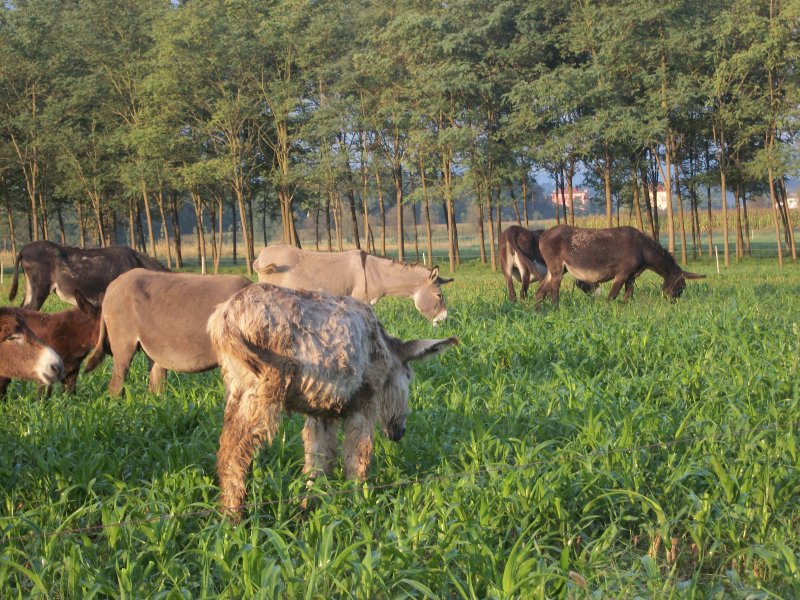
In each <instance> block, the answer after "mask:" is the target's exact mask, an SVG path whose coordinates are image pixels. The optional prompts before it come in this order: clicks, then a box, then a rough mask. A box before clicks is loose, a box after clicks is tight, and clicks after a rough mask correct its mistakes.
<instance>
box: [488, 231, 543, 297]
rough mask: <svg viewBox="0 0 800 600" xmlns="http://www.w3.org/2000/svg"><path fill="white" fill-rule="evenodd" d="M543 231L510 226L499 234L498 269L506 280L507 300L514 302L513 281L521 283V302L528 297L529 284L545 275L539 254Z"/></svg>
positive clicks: (540, 254) (515, 295)
mask: <svg viewBox="0 0 800 600" xmlns="http://www.w3.org/2000/svg"><path fill="white" fill-rule="evenodd" d="M543 233H544V229H536V230H533V231H531V230H529V229H525V228H524V227H520V226H519V225H512V226H511V227H509V228H508V229H506V230H504V231H503V233H501V234H500V244H499V245H500V269H501V270H502V271H503V275H504V276H505V278H506V287H508V299H509V300H511V301H512V302H514V301H515V300H516V299H517V294H516V292H515V291H514V279H516V280H517V281H519V282H521V283H522V289H521V290H520V292H519V295H520V298H522V299H523V300H524V299H525V298H526V297H527V296H528V286H530V284H531V282H532V281H533V280H534V279H536V281H541V280H542V279H544V276H545V275H547V265H546V264H545V262H544V258H543V257H542V253H541V252H539V236H540V235H542V234H543Z"/></svg>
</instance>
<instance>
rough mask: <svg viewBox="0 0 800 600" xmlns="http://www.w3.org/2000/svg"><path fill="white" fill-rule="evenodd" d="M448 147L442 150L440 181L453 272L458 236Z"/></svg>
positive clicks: (456, 257)
mask: <svg viewBox="0 0 800 600" xmlns="http://www.w3.org/2000/svg"><path fill="white" fill-rule="evenodd" d="M450 152H451V151H450V149H449V148H447V149H445V151H444V152H442V182H443V184H444V199H445V202H446V204H447V221H448V223H450V227H449V228H448V230H447V234H448V242H449V243H448V246H449V248H448V255H449V257H450V272H451V273H453V272H454V271H455V270H456V264H457V261H458V256H457V254H458V238H457V237H456V236H457V233H456V219H455V209H454V206H453V184H452V175H453V174H452V172H451V167H452V164H451V160H450Z"/></svg>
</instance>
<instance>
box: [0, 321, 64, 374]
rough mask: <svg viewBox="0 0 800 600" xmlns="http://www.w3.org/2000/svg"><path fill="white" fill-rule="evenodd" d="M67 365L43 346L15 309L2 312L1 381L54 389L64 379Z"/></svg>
mask: <svg viewBox="0 0 800 600" xmlns="http://www.w3.org/2000/svg"><path fill="white" fill-rule="evenodd" d="M63 372H64V364H63V363H62V362H61V358H60V357H59V356H58V354H56V353H55V351H54V350H53V349H52V348H50V346H46V345H45V344H43V343H42V341H41V340H40V339H39V338H38V337H36V335H35V334H34V333H33V332H32V331H31V329H30V327H28V326H27V325H26V324H25V321H24V320H23V318H22V317H21V316H20V315H18V314H17V313H16V312H15V310H14V309H11V308H0V377H5V378H9V379H28V380H32V381H39V382H40V383H42V384H44V385H51V384H53V383H55V382H56V381H58V380H59V379H61V375H62V373H63Z"/></svg>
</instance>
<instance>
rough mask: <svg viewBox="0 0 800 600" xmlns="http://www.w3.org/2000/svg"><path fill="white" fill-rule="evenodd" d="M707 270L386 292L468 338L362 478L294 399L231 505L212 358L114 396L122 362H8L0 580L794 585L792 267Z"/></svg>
mask: <svg viewBox="0 0 800 600" xmlns="http://www.w3.org/2000/svg"><path fill="white" fill-rule="evenodd" d="M689 268H690V269H691V270H693V271H698V272H701V273H705V274H707V275H708V278H707V279H705V280H701V281H692V282H689V284H688V286H687V289H686V292H685V293H684V295H683V297H682V298H681V299H680V300H679V301H678V302H677V303H670V302H668V301H667V300H666V299H664V298H662V297H661V294H660V283H661V280H660V278H658V277H656V276H654V275H652V274H651V273H646V274H645V275H644V276H642V277H641V278H640V279H639V281H638V282H637V284H636V290H635V292H634V295H633V298H632V299H631V301H630V302H628V303H627V304H625V303H622V302H620V301H616V302H613V303H608V302H606V301H605V299H604V297H602V296H600V297H597V296H585V295H584V294H582V293H581V292H579V291H578V290H576V289H574V287H573V284H572V279H571V278H570V277H565V279H564V285H563V287H562V294H561V303H560V304H559V305H558V306H557V307H553V306H551V305H545V306H544V307H543V309H542V310H540V311H535V310H534V309H533V303H532V300H529V301H528V302H526V303H518V304H511V303H509V302H508V301H507V299H506V291H505V286H504V283H503V279H502V276H501V275H499V274H497V273H492V272H491V271H490V270H489V269H488V268H485V267H481V266H480V265H478V264H467V265H464V266H463V267H462V268H461V269H460V270H459V271H458V272H457V274H456V280H455V282H453V283H452V284H450V285H449V286H447V288H446V290H445V295H446V301H447V304H448V308H449V310H450V318H449V319H448V321H447V322H446V323H445V324H443V325H441V326H439V327H437V328H436V329H434V328H432V327H431V325H430V324H429V323H428V322H427V321H426V320H425V319H424V318H423V317H421V316H420V315H419V314H418V313H417V312H416V311H415V310H414V308H413V305H412V303H411V302H409V301H407V300H395V299H385V300H382V301H381V302H380V303H379V304H378V305H377V306H376V312H377V313H378V316H379V317H380V319H381V321H382V322H383V324H384V326H385V327H386V329H387V330H388V331H389V332H390V333H392V334H393V335H396V336H398V337H401V338H406V339H407V338H412V337H446V336H450V335H457V336H458V337H459V338H460V339H461V345H460V346H458V347H457V348H454V349H452V350H450V351H449V352H446V353H445V354H443V355H441V356H440V357H437V358H433V359H432V360H430V361H428V362H424V363H419V364H417V365H416V366H415V372H416V379H415V382H414V384H413V387H412V394H411V399H410V403H411V406H412V412H411V414H410V416H409V419H408V422H407V432H406V435H405V437H404V438H403V439H402V440H401V441H400V442H399V443H393V442H391V441H389V440H387V439H386V438H384V437H383V436H382V435H381V434H379V433H377V432H376V446H375V457H374V460H373V464H372V467H371V470H370V479H369V481H368V482H366V483H363V484H357V483H354V482H350V481H346V480H344V479H343V477H342V475H341V470H340V469H337V470H336V471H335V472H334V474H333V475H332V476H331V477H330V478H328V479H323V480H319V481H317V482H316V483H315V484H314V486H313V487H312V488H310V489H307V487H306V480H305V478H304V477H303V475H302V473H301V469H302V464H303V448H302V441H301V439H300V430H301V427H302V419H301V417H300V416H299V415H294V416H288V415H286V416H285V418H284V421H283V424H282V426H281V429H280V432H279V435H278V437H277V439H276V440H275V442H274V444H273V445H272V447H265V448H264V449H263V450H262V451H261V453H260V454H259V455H258V457H257V459H256V460H255V461H254V465H253V468H252V469H251V472H250V474H249V476H248V482H247V493H248V497H247V502H248V503H249V506H248V508H247V510H246V513H245V519H244V520H243V522H242V523H241V524H240V525H238V526H237V525H233V524H231V523H230V522H228V521H226V520H225V519H224V518H223V517H222V516H221V515H220V514H219V513H218V512H217V507H218V498H219V488H218V486H217V482H216V474H215V453H216V451H217V445H218V440H219V434H220V430H221V424H222V409H223V401H222V391H223V390H222V382H221V379H220V376H219V373H218V372H216V371H214V372H210V373H205V374H199V375H187V374H181V375H175V374H170V377H169V385H168V390H167V392H166V393H165V394H163V395H162V396H155V395H152V394H149V393H148V392H147V377H146V375H147V374H146V362H145V360H144V359H143V357H139V358H137V361H136V362H135V365H134V368H133V369H132V371H131V374H130V376H129V383H128V386H127V388H126V392H125V394H124V395H123V396H122V397H121V398H119V399H111V398H109V396H108V394H107V392H106V386H107V384H108V379H109V376H110V370H111V359H107V360H106V362H105V363H104V365H103V366H102V368H100V369H98V370H97V371H96V372H94V373H92V374H91V375H88V376H85V377H83V376H82V378H80V379H79V380H78V391H77V393H76V394H75V395H73V396H68V395H64V394H63V393H62V392H61V391H60V390H57V391H55V393H53V394H52V395H51V396H50V397H49V398H41V397H39V396H38V394H37V390H36V389H35V386H34V385H32V384H28V383H14V384H12V386H11V388H10V390H9V396H8V398H7V399H6V400H5V401H3V402H2V403H0V597H3V598H16V597H29V596H32V597H47V598H92V597H108V596H112V597H123V598H203V597H225V598H309V599H312V598H326V599H327V598H437V599H438V598H553V597H561V598H598V599H599V598H632V597H636V596H639V597H651V598H670V597H674V598H787V599H788V598H797V597H800V541H799V540H800V455H798V452H799V451H800V439H798V438H799V436H798V431H799V430H800V376H799V371H798V362H799V361H800V312H798V307H800V268H798V267H797V265H793V264H790V263H789V264H787V265H786V266H784V268H783V269H782V270H781V269H778V267H777V266H775V265H774V261H769V262H767V261H761V260H747V261H744V262H743V263H742V264H739V265H734V266H733V267H731V268H730V269H729V270H727V271H724V272H723V274H722V275H717V274H716V271H715V267H714V266H713V264H712V263H711V262H710V261H709V262H701V263H692V264H691V265H690V267H689ZM607 286H608V284H606V285H605V286H603V288H602V290H603V292H606V293H607V290H608V287H607ZM7 287H8V281H6V287H5V289H3V290H0V291H1V292H2V293H3V298H4V300H3V302H6V300H5V296H6V293H7V292H6V291H7ZM60 306H61V305H60V304H59V303H58V301H57V300H55V299H53V298H51V299H50V300H49V301H48V304H47V305H46V307H45V308H46V309H47V310H56V309H58V308H59V307H60ZM307 494H312V495H313V496H314V497H313V498H312V499H311V502H310V508H308V509H307V510H302V509H301V508H300V504H301V501H302V499H303V497H304V496H305V495H307Z"/></svg>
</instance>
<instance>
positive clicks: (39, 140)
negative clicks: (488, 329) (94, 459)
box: [0, 0, 800, 270]
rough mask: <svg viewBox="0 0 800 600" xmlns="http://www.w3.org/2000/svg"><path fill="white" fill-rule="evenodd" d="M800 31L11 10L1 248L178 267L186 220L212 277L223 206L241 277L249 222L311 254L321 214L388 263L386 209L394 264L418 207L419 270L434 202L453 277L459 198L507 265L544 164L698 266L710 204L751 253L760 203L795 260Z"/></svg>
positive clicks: (100, 8)
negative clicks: (36, 242) (146, 254)
mask: <svg viewBox="0 0 800 600" xmlns="http://www.w3.org/2000/svg"><path fill="white" fill-rule="evenodd" d="M798 33H800V1H799V0H708V1H706V2H694V1H692V0H608V1H592V0H569V1H567V2H556V3H553V2H550V1H548V0H496V1H493V2H484V1H478V0H453V1H448V2H429V1H427V0H400V1H399V2H398V1H387V0H354V1H350V0H347V1H345V0H331V1H326V2H315V1H311V0H186V1H177V0H171V1H170V0H9V1H7V2H4V3H2V5H0V194H1V195H0V198H1V200H0V201H2V203H3V208H4V209H5V212H6V215H7V227H8V228H9V232H10V235H11V237H12V240H15V239H16V236H17V233H15V216H17V217H18V216H19V215H20V214H22V213H24V214H26V215H27V223H28V229H29V231H28V232H27V233H28V236H29V237H30V238H31V239H39V238H54V237H57V235H59V233H60V235H61V237H62V240H63V239H64V237H65V235H66V234H65V229H66V228H65V221H67V222H74V223H76V226H77V230H78V237H79V239H80V243H81V244H85V243H86V241H87V239H88V238H91V239H96V240H97V241H98V242H99V243H100V244H107V243H109V242H110V241H113V239H114V236H115V235H116V232H117V231H118V230H120V229H122V230H127V232H128V240H126V241H129V242H130V243H131V244H132V245H136V244H147V245H148V246H149V250H150V251H151V252H152V253H153V254H155V243H156V240H157V239H158V238H159V237H161V238H163V239H165V240H167V242H168V243H167V248H168V252H169V255H168V257H167V258H168V260H169V261H170V262H171V261H173V260H175V261H176V262H178V264H180V261H181V254H180V253H181V240H180V235H181V228H180V223H179V221H180V219H179V214H180V209H181V207H182V206H183V205H184V204H185V203H190V204H191V205H192V206H193V208H194V214H195V215H196V230H197V233H198V243H199V244H200V246H199V247H200V252H201V253H202V254H203V255H204V254H205V248H206V246H207V245H208V246H210V248H211V253H212V260H213V262H214V264H215V265H217V264H218V261H219V257H220V254H221V240H222V229H223V228H222V223H223V221H222V217H223V214H225V213H227V214H230V211H233V214H235V215H236V219H237V220H238V224H239V225H238V229H239V232H240V235H241V240H242V244H243V248H244V249H245V250H244V252H245V253H246V255H247V263H248V268H249V265H250V263H251V262H252V259H253V253H254V250H253V248H254V239H253V238H254V232H255V227H254V221H256V219H259V218H261V219H262V220H263V222H264V223H266V221H267V220H268V219H269V220H276V221H279V222H280V224H281V227H282V233H283V238H284V240H285V241H287V242H289V243H295V244H299V236H298V233H297V217H298V215H309V218H311V219H313V221H314V223H315V232H316V243H317V246H319V245H320V243H322V245H323V246H324V244H325V242H324V234H320V229H321V228H322V231H323V232H324V231H326V230H327V234H328V235H327V237H328V245H329V247H333V246H334V241H333V240H334V238H335V240H336V241H335V244H336V245H337V246H338V247H339V248H340V249H341V247H342V244H343V242H342V235H343V231H344V230H345V228H347V229H348V230H349V231H351V232H352V236H353V242H354V244H355V246H356V247H359V248H360V247H362V246H363V247H365V248H368V249H370V250H372V251H379V252H383V253H386V251H387V249H386V243H387V242H386V239H387V234H386V229H387V224H386V214H387V211H389V210H394V211H395V214H396V218H394V219H392V220H393V221H394V223H395V224H396V229H397V231H396V234H395V235H394V236H393V237H394V239H395V240H396V244H397V247H396V248H395V250H396V254H397V255H398V256H399V258H401V259H402V258H403V257H404V255H405V248H404V228H406V223H405V220H406V218H407V217H404V212H403V207H404V205H408V204H409V203H411V204H413V205H414V210H412V211H410V213H409V214H410V215H411V216H412V218H413V219H414V224H413V225H414V228H415V231H416V227H417V215H418V214H419V215H420V218H421V219H422V221H423V222H424V223H423V225H424V229H425V235H426V237H427V243H428V251H429V253H432V252H431V251H432V247H431V245H432V242H431V239H432V238H431V227H432V216H431V207H432V206H440V207H441V210H442V212H443V214H444V217H445V222H446V224H447V231H448V247H449V258H450V268H451V270H455V268H456V266H457V264H458V262H459V256H460V254H459V245H458V218H457V215H456V208H455V207H456V199H462V200H464V199H466V200H467V201H468V202H469V203H471V204H473V205H474V206H475V207H476V208H477V212H478V221H477V223H478V235H479V240H480V249H481V257H482V258H483V259H484V260H486V255H485V251H484V248H485V247H486V246H487V245H488V247H489V257H488V258H489V260H491V261H492V263H493V264H494V263H495V259H496V256H495V245H496V236H497V228H498V227H499V221H500V220H501V219H500V214H501V213H500V210H501V208H502V205H503V204H504V203H506V204H511V205H513V207H514V208H515V209H516V210H518V208H517V207H518V206H519V207H522V210H523V212H524V213H525V214H524V218H525V222H526V223H527V220H528V215H527V207H528V205H529V202H528V200H529V196H530V193H531V192H530V188H531V180H530V176H531V172H532V170H533V169H534V168H537V169H544V170H546V171H547V172H549V173H550V174H552V177H553V178H554V179H555V180H556V182H557V184H558V188H559V190H560V194H561V198H562V205H561V210H559V211H557V217H558V218H559V220H560V219H562V218H563V219H564V220H565V221H568V222H572V221H574V210H573V206H572V190H573V180H574V177H575V174H576V172H578V171H581V172H585V173H587V174H588V176H589V177H590V178H591V179H592V180H593V181H594V185H595V187H596V189H598V190H602V197H603V198H604V200H605V209H606V219H607V224H608V225H609V226H610V225H612V224H613V221H612V216H613V213H614V207H615V205H616V207H617V210H618V208H619V206H620V205H621V204H628V205H629V206H630V208H631V210H632V211H634V212H635V215H636V221H637V223H638V225H639V227H641V228H642V229H643V230H646V231H649V232H650V233H651V234H652V235H654V236H658V235H659V233H660V230H661V229H662V226H661V224H660V222H659V221H660V219H661V220H664V219H665V220H666V234H667V240H668V244H669V249H670V250H671V251H674V250H675V248H676V245H675V243H676V238H678V237H679V238H680V241H681V243H680V249H681V258H682V260H683V261H684V262H685V261H686V260H687V247H688V245H687V231H688V232H689V235H691V238H692V241H695V247H697V246H700V244H699V239H700V233H701V232H700V219H699V217H698V214H699V211H700V209H701V202H703V201H704V200H705V202H706V203H707V206H708V208H709V210H710V206H711V194H710V189H711V187H712V186H713V187H718V188H719V189H720V191H721V197H722V198H723V199H725V198H727V197H728V195H729V194H731V193H732V195H733V196H734V197H735V202H736V204H735V206H736V208H735V209H734V210H736V216H737V219H736V223H737V225H736V226H737V227H738V228H739V235H741V230H742V226H741V220H740V219H739V215H740V213H741V211H742V210H745V211H746V208H747V199H748V198H752V197H753V195H757V194H765V195H768V197H769V202H770V206H771V207H772V210H773V224H774V229H775V236H776V241H777V250H778V259H779V261H782V259H783V252H784V251H785V250H787V249H788V250H789V251H790V252H791V255H792V258H793V259H795V258H796V255H795V243H794V228H793V223H792V214H791V211H790V210H789V209H788V206H787V202H786V196H787V194H786V186H785V183H784V182H785V178H786V177H787V175H789V174H791V173H793V172H794V171H796V170H797V166H798V163H797V154H796V150H797V145H796V142H797V130H796V126H797V123H798V106H800V76H798V69H797V65H798V64H800V60H799V59H800V42H799V41H798V40H800V36H799V35H798ZM659 184H660V185H663V186H664V188H665V189H666V191H667V210H666V211H665V212H664V213H662V214H661V216H660V218H659V212H658V210H657V209H656V206H655V196H654V194H653V190H655V189H657V187H658V185H659ZM700 190H705V192H706V197H705V199H704V198H703V194H702V193H701V191H700ZM417 207H419V208H418V209H417ZM721 210H722V211H723V219H722V223H723V226H722V228H723V232H722V234H723V236H724V258H725V264H726V265H727V264H729V261H730V258H729V253H728V247H729V244H728V236H729V231H728V230H729V226H728V222H729V219H728V216H727V214H726V213H727V211H728V210H729V208H728V202H726V201H723V202H722V203H721ZM685 212H686V213H688V214H685ZM676 213H677V214H676ZM370 215H372V217H373V218H372V219H371V220H370ZM376 217H377V219H376ZM518 218H519V219H520V220H521V219H522V216H521V215H520V216H519V217H518ZM376 221H377V223H378V224H379V225H380V231H379V232H378V231H373V229H376V226H374V225H373V222H376ZM143 224H144V225H143ZM154 224H155V225H154ZM17 227H18V226H17ZM157 227H160V229H161V231H160V232H159V231H157V230H156V228H157ZM145 229H147V231H146V232H145ZM206 236H208V239H206ZM376 237H379V239H378V240H376ZM487 238H488V239H487ZM321 239H322V240H323V241H322V242H321ZM170 241H171V243H170ZM486 242H488V244H487V243H486ZM173 251H174V253H175V256H174V257H173Z"/></svg>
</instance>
